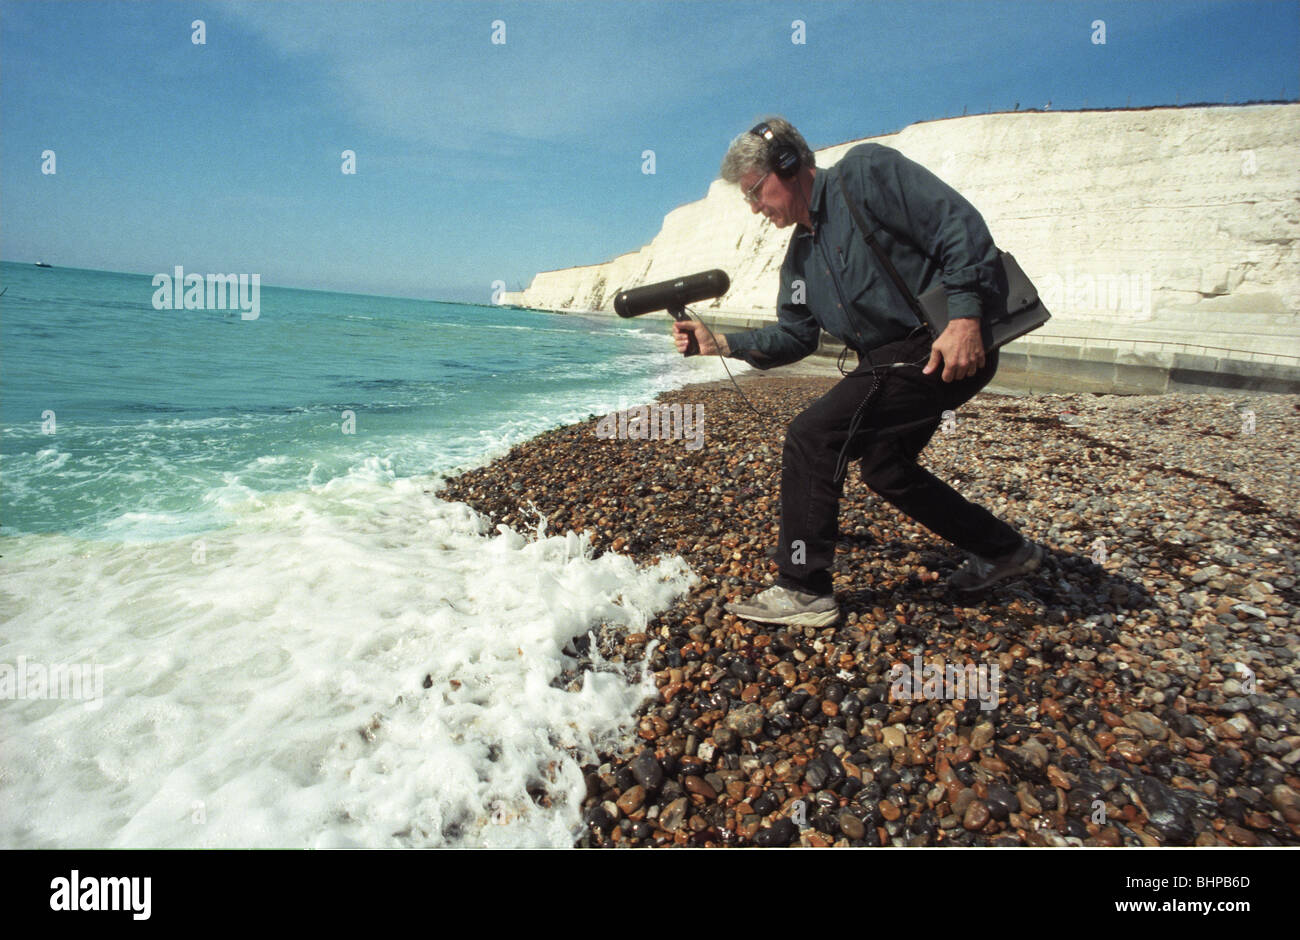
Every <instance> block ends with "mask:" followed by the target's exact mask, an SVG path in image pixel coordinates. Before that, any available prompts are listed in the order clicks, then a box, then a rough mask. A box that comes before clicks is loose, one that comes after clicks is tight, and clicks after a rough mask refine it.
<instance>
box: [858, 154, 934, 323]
mask: <svg viewBox="0 0 1300 940" xmlns="http://www.w3.org/2000/svg"><path fill="white" fill-rule="evenodd" d="M835 185H836V186H838V187H839V190H840V197H841V198H842V199H843V200H844V204H845V205H846V206H848V207H849V215H851V216H853V224H854V225H856V226H857V228H858V231H859V232H861V233H862V237H863V238H865V239H866V240H867V244H868V245H870V246H871V250H872V251H873V252H875V254H876V257H877V258H878V259H880V264H881V266H882V267H884V269H885V273H886V274H888V275H889V279H890V280H891V281H893V282H894V287H896V288H897V289H898V292H899V293H900V294H902V295H903V299H904V300H906V301H907V306H908V309H910V310H911V311H912V315H913V316H915V317H916V319H917V322H918V323H923V324H926V325H927V329H928V328H929V327H928V324H929V320H927V319H926V316H925V313H924V311H922V309H921V303H920V301H918V300H917V299H916V295H915V294H913V293H912V291H911V289H910V288H908V286H907V284H906V283H905V282H904V281H903V278H902V276H901V275H900V274H899V273H898V269H897V268H896V267H894V263H893V262H892V261H890V260H889V256H888V255H887V254H885V250H884V249H883V248H881V247H880V242H878V241H876V237H875V236H874V235H872V234H871V226H869V225H868V224H867V220H866V218H864V217H863V215H862V207H861V206H859V205H857V204H856V203H855V202H854V201H853V200H852V199H850V198H849V194H848V193H847V192H845V190H844V182H843V180H841V179H840V174H839V173H838V172H837V173H836V174H835Z"/></svg>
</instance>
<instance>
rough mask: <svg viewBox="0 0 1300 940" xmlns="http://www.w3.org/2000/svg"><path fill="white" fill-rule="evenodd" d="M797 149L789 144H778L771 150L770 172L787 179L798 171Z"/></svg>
mask: <svg viewBox="0 0 1300 940" xmlns="http://www.w3.org/2000/svg"><path fill="white" fill-rule="evenodd" d="M799 163H800V160H799V151H798V150H795V149H794V148H793V147H791V146H790V145H789V144H778V145H777V146H776V148H775V149H774V150H773V151H772V172H773V173H775V174H776V175H777V176H779V177H781V179H785V180H788V179H790V177H792V176H794V175H795V174H796V173H798V172H799Z"/></svg>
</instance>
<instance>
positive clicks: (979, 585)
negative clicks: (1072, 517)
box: [948, 539, 1043, 591]
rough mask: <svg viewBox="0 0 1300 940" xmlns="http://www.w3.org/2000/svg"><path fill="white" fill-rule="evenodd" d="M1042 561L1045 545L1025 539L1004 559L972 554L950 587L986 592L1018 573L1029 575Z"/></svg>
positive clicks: (953, 577) (953, 576)
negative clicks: (986, 589) (988, 588)
mask: <svg viewBox="0 0 1300 940" xmlns="http://www.w3.org/2000/svg"><path fill="white" fill-rule="evenodd" d="M1042 562H1043V548H1042V546H1041V545H1036V544H1034V543H1033V542H1031V541H1029V540H1028V539H1025V540H1024V541H1023V542H1022V543H1021V544H1020V547H1019V548H1017V549H1016V550H1015V551H1013V552H1011V553H1010V554H1008V555H1004V556H1002V557H1001V558H993V559H988V558H979V557H977V556H975V555H971V556H970V557H969V558H967V559H966V561H965V563H963V564H962V566H961V567H960V568H958V569H957V570H956V571H955V572H953V575H952V577H951V578H949V579H948V586H949V587H951V588H952V589H953V590H956V591H979V590H983V589H984V588H986V587H989V586H990V585H993V584H997V583H998V582H999V581H1005V580H1007V579H1008V578H1014V577H1015V576H1016V575H1018V574H1028V573H1029V572H1031V571H1034V570H1036V569H1037V568H1038V566H1039V565H1040V564H1042Z"/></svg>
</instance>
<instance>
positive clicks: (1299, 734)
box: [437, 370, 1300, 847]
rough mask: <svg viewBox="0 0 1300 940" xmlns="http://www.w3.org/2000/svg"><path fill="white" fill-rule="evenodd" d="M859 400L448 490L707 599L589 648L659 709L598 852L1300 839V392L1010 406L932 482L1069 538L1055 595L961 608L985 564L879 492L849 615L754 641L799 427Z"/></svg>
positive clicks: (751, 415) (766, 630) (973, 433)
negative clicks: (678, 577) (679, 576)
mask: <svg viewBox="0 0 1300 940" xmlns="http://www.w3.org/2000/svg"><path fill="white" fill-rule="evenodd" d="M782 373H785V374H782ZM835 380H836V378H835V377H832V376H828V375H824V374H823V375H816V374H794V375H791V374H790V373H788V372H786V370H778V371H774V372H772V373H768V374H746V375H744V376H741V377H740V383H741V386H742V387H743V389H744V392H745V394H746V395H747V396H748V398H749V399H750V401H752V402H753V405H754V406H755V407H756V408H757V409H758V411H760V412H762V413H763V414H762V415H760V414H758V413H755V411H754V410H751V408H750V407H749V406H748V405H747V404H746V403H745V401H743V400H742V399H741V397H740V396H739V395H738V394H737V391H736V389H735V388H734V387H733V386H732V385H731V384H730V383H714V384H708V385H693V386H687V387H685V388H682V389H679V390H676V391H673V392H669V393H665V394H664V395H661V396H660V398H659V399H658V402H659V404H660V405H673V404H680V405H682V406H683V408H686V407H687V406H694V407H695V408H696V409H697V410H698V409H702V414H703V415H704V421H703V426H702V433H703V441H702V446H701V445H697V446H694V447H688V446H687V445H688V444H689V443H691V442H690V441H688V440H682V439H660V440H645V439H624V438H625V437H626V436H614V437H611V436H610V435H608V434H601V433H599V430H600V428H601V425H600V422H601V419H602V417H604V416H596V415H593V416H592V417H591V418H590V419H588V420H587V421H585V422H582V423H578V424H574V425H570V426H567V427H562V428H559V429H556V430H553V431H550V432H548V433H545V434H542V435H541V436H539V437H536V438H534V439H532V440H530V441H528V442H526V443H524V444H521V445H519V446H517V447H515V448H514V449H513V450H511V451H510V452H509V454H507V455H505V456H503V457H501V458H499V459H497V460H496V461H494V462H493V463H491V464H489V465H487V466H485V467H482V468H478V469H475V470H473V471H470V472H467V473H464V474H462V475H460V476H457V477H455V478H453V479H451V480H448V481H446V482H444V483H443V484H442V486H441V488H440V489H439V490H438V491H437V495H438V496H439V497H441V498H443V499H447V500H457V501H462V502H464V503H467V504H468V505H470V506H471V507H472V508H473V509H475V510H476V511H478V512H479V513H481V514H483V515H484V516H488V517H491V518H492V520H493V522H494V523H505V524H506V525H508V526H510V527H512V528H514V529H516V530H518V531H519V532H521V533H524V534H534V533H536V532H537V528H538V518H539V514H540V515H541V516H543V517H545V520H546V530H547V531H548V532H552V533H555V532H566V531H569V530H573V531H576V532H579V533H584V534H586V535H587V536H588V537H589V538H590V540H591V543H592V550H593V552H594V553H597V554H598V553H603V552H617V553H621V554H624V555H627V556H630V557H632V558H633V559H635V560H636V561H637V562H638V563H643V564H648V563H650V562H652V561H653V560H654V559H656V558H657V557H660V556H664V555H679V556H681V557H683V558H684V559H686V561H687V562H688V563H689V565H690V566H691V568H692V569H693V570H694V571H695V572H696V574H698V576H699V578H700V580H699V581H698V583H697V584H696V585H695V587H694V588H693V589H692V590H691V591H690V593H689V594H688V595H686V596H684V597H682V598H681V599H680V600H679V601H678V602H677V603H676V604H675V605H673V606H672V607H671V608H669V609H667V610H665V611H663V612H662V613H661V614H660V615H658V616H657V617H656V618H655V619H653V620H652V621H651V622H650V623H649V624H648V626H647V627H646V629H645V630H644V631H643V632H640V633H632V634H628V633H626V632H623V631H621V630H615V629H613V628H611V627H606V626H603V625H598V626H596V627H595V628H593V629H592V631H591V632H590V634H588V635H587V636H583V637H575V638H574V640H573V641H572V642H571V644H570V647H569V649H568V652H570V654H571V657H570V661H571V662H572V663H573V665H572V668H570V669H568V670H567V671H566V672H565V673H564V674H563V675H560V676H557V677H556V679H555V681H554V683H553V684H554V685H557V686H560V687H573V686H575V685H576V684H578V683H581V681H582V675H583V673H584V672H585V671H586V670H589V669H591V668H593V667H592V660H593V656H592V653H593V651H592V646H593V644H594V645H595V646H596V647H597V649H598V651H599V653H600V654H601V655H600V656H599V657H595V658H596V659H597V660H598V661H599V662H600V663H601V668H610V666H609V665H608V663H611V662H612V663H614V664H617V668H621V669H623V670H624V671H625V672H626V674H627V675H628V676H629V677H635V676H638V675H643V674H644V671H647V670H648V671H649V673H650V674H652V675H653V679H654V685H655V687H656V688H657V695H656V696H655V697H654V698H652V699H650V700H649V701H647V702H645V703H644V705H643V706H642V708H641V710H640V711H639V713H638V714H637V715H636V716H635V718H634V720H633V721H632V723H631V724H630V725H629V729H628V734H627V738H626V741H625V742H624V744H623V746H622V747H621V748H620V749H618V750H616V751H612V752H610V753H607V754H602V755H601V759H600V762H599V763H592V764H589V765H588V766H586V767H584V774H585V779H586V787H587V792H586V800H585V802H584V804H583V823H584V826H583V831H582V834H581V836H580V838H579V839H578V842H577V844H578V845H580V846H621V845H630V846H665V847H667V846H801V845H802V846H832V845H834V846H855V847H874V846H1018V845H1027V846H1066V845H1070V846H1190V845H1199V846H1283V845H1297V844H1300V796H1298V795H1297V794H1298V791H1300V674H1298V673H1297V656H1300V588H1298V587H1297V583H1296V579H1297V561H1296V552H1297V544H1300V507H1298V505H1297V503H1298V500H1297V496H1296V494H1297V485H1296V484H1297V479H1296V478H1297V472H1296V459H1295V458H1296V454H1297V453H1300V401H1298V400H1297V398H1296V397H1295V396H1286V395H1274V396H1253V395H1250V396H1248V395H1244V394H1243V395H1166V396H1153V397H1141V396H1135V397H1120V396H1100V395H1092V394H1076V395H1034V396H1028V397H1013V396H1010V395H999V394H993V393H991V392H989V391H987V390H986V391H985V392H984V393H982V394H980V395H978V396H976V398H975V399H974V400H972V401H971V402H970V403H968V404H967V405H965V406H964V407H962V408H961V409H960V410H959V411H958V412H956V414H955V416H953V417H952V418H950V419H948V420H947V421H945V427H944V428H943V429H941V431H940V432H939V433H936V435H935V437H934V439H933V440H932V441H931V443H930V445H929V446H928V447H927V448H926V450H925V451H924V452H923V454H922V457H921V461H922V463H923V464H925V465H926V466H927V467H929V468H930V469H931V470H932V471H933V472H934V473H935V474H937V475H938V476H939V477H940V478H942V479H944V480H946V481H948V482H949V483H950V484H952V485H953V486H954V487H956V488H957V489H958V490H959V491H960V492H962V493H963V494H964V495H965V496H966V497H967V498H969V499H971V500H973V501H975V502H978V503H981V504H983V505H984V506H986V507H987V508H989V509H990V510H991V511H992V512H994V513H995V514H996V515H998V516H1000V517H1001V518H1004V519H1006V520H1007V521H1008V522H1010V523H1011V524H1013V525H1015V526H1016V527H1018V528H1019V529H1020V531H1021V532H1022V533H1023V534H1024V535H1025V536H1027V537H1029V538H1031V539H1033V540H1035V541H1037V542H1039V543H1040V544H1042V545H1043V546H1044V547H1045V548H1046V549H1047V556H1046V559H1045V561H1044V564H1043V566H1042V567H1041V568H1040V569H1039V570H1038V571H1036V572H1034V573H1032V574H1031V575H1029V576H1026V577H1023V578H1021V579H1018V580H1015V581H1013V582H1009V583H1006V584H1003V585H999V586H996V587H994V588H992V589H990V590H988V591H985V592H983V593H981V594H976V595H973V596H960V595H954V594H952V593H951V592H950V591H949V590H948V588H947V587H946V584H945V581H946V579H947V578H948V577H949V576H950V575H951V574H952V572H953V571H954V570H955V569H956V567H957V566H958V565H959V564H960V563H961V561H962V555H961V553H960V551H959V550H957V549H956V548H955V547H953V546H951V545H949V544H947V543H946V542H944V541H942V540H941V539H939V538H938V537H936V536H934V535H932V534H931V533H930V532H929V531H928V530H926V529H924V528H923V527H921V526H919V525H918V524H916V523H913V522H912V521H911V520H910V519H908V518H906V517H905V516H903V515H901V514H900V513H898V512H897V511H896V510H894V509H893V507H891V506H890V505H889V504H887V503H885V502H884V501H882V500H880V499H878V498H877V497H876V496H875V495H874V494H872V493H871V491H870V490H869V489H868V488H867V487H866V486H865V485H863V484H862V483H861V481H860V480H859V479H858V477H857V470H856V468H853V469H851V470H850V472H849V477H848V480H847V482H846V485H845V495H844V499H843V500H842V502H841V513H840V532H841V540H840V544H839V546H838V549H837V556H836V564H835V567H834V574H833V577H834V586H835V592H836V597H837V599H838V601H839V604H840V608H841V611H842V614H843V615H842V617H841V619H840V621H839V622H838V623H837V624H835V625H834V626H831V627H826V628H811V627H809V628H794V627H779V626H769V625H763V624H757V623H753V622H749V621H745V620H743V619H740V618H738V617H736V616H735V615H733V614H731V613H728V612H726V611H725V610H724V608H723V606H722V605H723V604H725V603H726V602H727V601H729V600H733V599H737V598H746V597H749V596H751V595H753V594H754V593H756V592H757V591H759V590H762V589H763V588H765V587H766V586H768V585H770V584H771V583H772V581H773V579H774V577H775V571H776V569H775V565H774V563H773V562H772V561H771V559H770V557H769V552H770V551H771V550H772V549H773V547H774V546H775V545H776V541H777V528H778V521H779V519H778V511H779V497H780V488H779V482H780V470H781V450H782V442H783V439H784V431H785V427H786V424H787V423H788V422H789V420H790V418H792V417H793V416H794V415H795V414H797V413H798V411H799V410H801V409H802V408H803V407H805V406H806V405H807V404H808V403H810V402H811V401H813V400H814V399H815V398H817V397H818V396H820V395H821V394H823V393H824V392H825V391H826V390H827V389H829V388H830V387H831V385H832V384H834V382H835ZM603 427H604V428H605V429H608V428H609V427H610V424H609V422H608V420H606V423H605V425H603ZM977 672H978V673H979V675H980V677H981V683H982V684H981V685H980V688H979V692H980V694H978V695H977V694H975V682H974V680H973V677H974V675H975V674H976V673H977ZM909 673H911V674H912V678H911V679H909V678H908V675H909ZM922 673H924V676H923V675H922ZM963 674H964V675H966V676H970V677H972V681H971V682H970V683H968V684H967V685H966V686H965V687H964V688H963V687H962V685H961V683H960V682H958V683H956V684H954V683H953V681H952V677H953V676H954V675H956V676H958V677H960V676H962V675H963ZM945 675H946V676H947V677H948V680H947V681H946V682H945V681H943V680H942V677H944V676H945ZM936 677H939V678H937V679H936ZM922 678H924V679H925V680H926V681H922ZM932 679H933V680H935V681H930V680H932ZM990 679H991V680H992V681H991V682H988V681H985V680H990ZM990 689H991V690H992V691H991V692H990Z"/></svg>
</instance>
